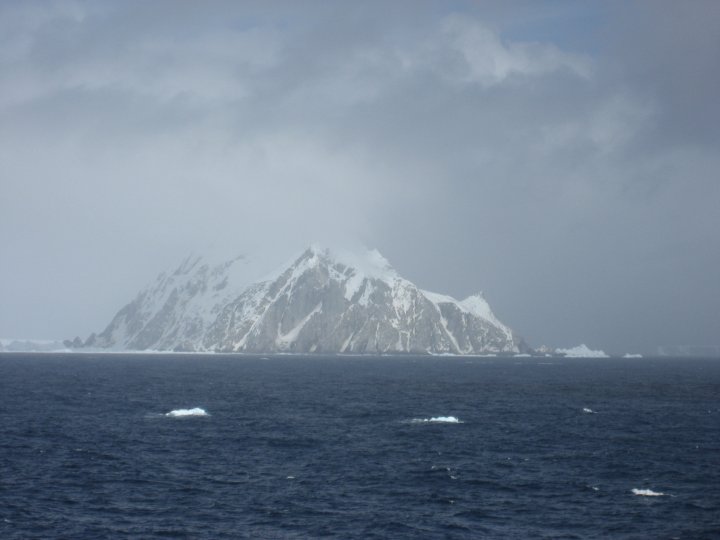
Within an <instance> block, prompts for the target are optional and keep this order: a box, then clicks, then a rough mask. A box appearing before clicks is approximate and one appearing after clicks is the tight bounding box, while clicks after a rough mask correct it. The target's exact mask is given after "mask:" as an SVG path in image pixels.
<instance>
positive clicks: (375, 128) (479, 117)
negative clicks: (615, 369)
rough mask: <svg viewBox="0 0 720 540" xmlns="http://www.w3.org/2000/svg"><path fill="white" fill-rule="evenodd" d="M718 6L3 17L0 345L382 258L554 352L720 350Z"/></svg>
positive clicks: (433, 6) (135, 8)
mask: <svg viewBox="0 0 720 540" xmlns="http://www.w3.org/2000/svg"><path fill="white" fill-rule="evenodd" d="M719 26H720V2H716V1H713V0H708V1H703V0H693V1H692V2H674V1H663V0H652V1H627V2H626V1H622V2H619V1H618V2H613V1H595V2H593V1H574V0H573V1H561V0H552V1H551V0H547V1H543V2H540V1H534V0H533V1H527V2H526V1H521V0H518V1H510V2H508V1H504V0H503V1H498V2H494V1H486V2H474V1H473V2H471V1H461V0H450V1H447V0H442V1H424V0H412V1H410V0H408V1H403V0H397V1H392V2H387V1H369V2H356V1H337V2H336V1H333V2H314V1H303V2H295V1H287V2H281V1H257V2H253V1H245V2H235V1H228V2H224V1H208V2H190V1H182V0H180V1H170V0H168V1H163V0H155V1H153V2H147V1H144V0H137V1H134V0H126V1H123V2H114V1H113V2H111V1H102V0H100V1H95V0H94V1H87V2H84V1H57V2H52V1H42V2H37V1H33V0H29V1H28V0H23V1H5V2H2V3H0V246H2V253H1V255H0V337H5V338H12V337H17V338H46V339H64V338H72V337H74V336H76V335H79V336H81V337H83V338H85V337H87V335H89V334H90V333H91V332H93V331H99V330H102V329H103V328H104V327H105V326H106V325H107V323H108V322H109V321H110V319H111V318H112V316H113V315H114V314H115V312H116V311H117V310H118V309H119V308H120V307H122V306H123V305H124V304H126V303H127V302H129V301H130V300H131V299H132V298H133V297H134V296H135V295H136V294H137V292H138V291H139V290H140V289H141V288H142V287H143V286H145V285H146V284H148V283H149V282H151V281H152V280H153V279H154V277H155V276H156V275H157V274H158V273H159V272H161V271H163V270H167V269H171V268H174V267H176V266H177V265H178V264H179V263H180V261H181V260H182V259H183V258H184V257H185V256H186V255H187V254H189V253H204V252H206V251H214V252H215V253H218V252H219V253H223V254H224V253H227V258H228V259H229V258H232V257H234V256H236V255H237V254H242V253H244V254H252V253H253V252H254V251H256V250H266V251H267V250H268V249H269V250H271V251H272V252H273V253H277V256H278V258H279V260H286V259H288V257H291V256H292V255H293V254H295V253H299V252H300V251H302V248H303V247H304V246H306V245H309V244H310V243H313V242H315V243H318V242H319V243H321V244H323V243H324V244H327V245H359V244H362V245H365V246H368V247H370V248H377V249H378V250H379V251H380V252H381V253H383V255H384V256H385V257H386V258H387V259H388V260H389V261H390V262H391V263H392V264H393V266H394V267H395V268H396V269H397V270H398V272H399V273H400V274H401V275H403V276H404V277H406V278H408V279H410V280H411V281H413V282H415V283H416V284H417V285H418V286H420V287H421V288H424V289H428V290H433V291H437V292H441V293H446V294H451V295H453V296H455V297H458V298H464V297H465V296H468V295H470V294H472V293H475V292H476V291H483V292H484V294H485V297H486V298H487V300H488V301H489V302H490V305H491V306H492V307H493V309H494V311H495V312H496V314H497V315H498V317H499V318H500V319H501V320H503V321H504V322H506V323H507V324H508V325H510V326H511V327H512V328H514V329H515V330H516V331H517V332H518V333H519V334H520V335H522V336H523V337H524V338H525V339H526V341H527V342H528V343H529V344H530V345H533V346H539V345H543V344H546V345H551V346H562V347H567V346H574V345H577V344H579V343H586V344H587V345H589V346H590V347H592V348H601V349H604V350H607V351H615V352H645V353H649V352H653V351H655V350H656V348H657V347H658V346H661V345H662V346H676V345H701V346H717V345H720V278H719V277H718V268H720V238H719V235H720V152H719V150H720V106H719V105H718V97H717V96H720V32H718V31H717V28H718V27H719Z"/></svg>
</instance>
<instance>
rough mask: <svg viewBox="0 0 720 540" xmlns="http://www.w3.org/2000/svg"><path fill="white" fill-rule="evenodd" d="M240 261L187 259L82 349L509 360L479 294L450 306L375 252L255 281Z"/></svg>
mask: <svg viewBox="0 0 720 540" xmlns="http://www.w3.org/2000/svg"><path fill="white" fill-rule="evenodd" d="M247 268H248V263H247V261H246V260H245V259H243V258H238V259H234V260H232V261H228V262H226V263H222V264H219V265H215V266H211V265H209V264H206V263H204V262H203V260H202V259H201V258H189V259H187V260H186V261H185V262H183V264H182V265H181V266H180V267H179V268H178V269H177V270H176V271H175V272H173V273H172V274H162V275H160V276H159V277H158V279H157V281H156V282H155V283H154V284H153V285H152V286H150V287H148V288H147V289H145V290H144V291H142V292H141V293H140V294H139V295H138V296H137V297H136V298H135V300H133V301H132V302H131V303H130V304H128V305H127V306H125V307H124V308H122V309H121V310H120V311H119V312H118V314H117V315H116V316H115V318H114V319H113V320H112V322H111V323H110V324H109V325H108V327H107V328H106V329H105V330H104V331H103V332H102V333H101V334H99V335H97V336H96V335H93V336H90V338H89V339H88V340H87V341H86V343H85V346H89V347H104V348H113V349H129V350H147V349H152V350H184V351H223V352H258V353H272V352H297V353H300V352H318V353H373V354H376V353H400V352H412V353H430V354H443V353H451V354H482V353H489V352H492V353H498V352H507V353H517V352H521V351H522V350H524V349H525V348H526V347H525V345H524V344H523V343H522V341H521V340H520V339H519V338H517V337H516V336H515V335H514V334H513V332H512V331H511V330H510V329H509V328H508V327H506V326H505V325H503V324H502V323H501V322H500V321H498V319H497V318H496V317H495V316H494V315H493V313H492V311H491V309H490V306H489V305H488V304H487V302H486V301H485V300H484V299H483V298H482V296H481V295H474V296H471V297H469V298H467V299H465V300H463V301H457V300H455V299H454V298H451V297H449V296H444V295H439V294H435V293H431V292H428V291H423V290H421V289H419V288H418V287H416V286H415V285H414V284H413V283H411V282H410V281H408V280H406V279H403V278H402V277H401V276H399V275H398V273H397V272H396V271H395V270H394V269H393V268H392V267H391V266H390V264H389V263H388V261H387V260H386V259H385V258H384V257H383V256H382V255H381V254H380V253H378V252H377V251H376V250H371V251H367V252H365V253H360V254H357V253H352V252H342V251H339V252H330V251H328V250H324V249H321V248H319V247H311V248H309V249H308V250H306V251H305V252H304V253H303V254H302V255H301V256H300V257H299V258H297V259H296V260H295V261H294V262H293V263H292V264H290V265H289V266H287V267H285V268H282V269H280V270H279V271H277V272H275V273H274V274H271V275H270V277H267V278H265V279H263V280H261V281H257V282H252V279H249V277H248V271H247Z"/></svg>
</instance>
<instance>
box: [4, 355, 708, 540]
mask: <svg viewBox="0 0 720 540" xmlns="http://www.w3.org/2000/svg"><path fill="white" fill-rule="evenodd" d="M0 396H1V399H0V427H1V430H2V432H1V433H0V537H1V538H6V539H10V538H92V539H96V538H97V539H100V538H152V537H171V538H213V539H215V538H316V537H328V538H693V539H694V538H718V537H720V362H718V361H711V360H705V361H703V360H692V361H691V360H652V359H642V360H607V359H603V360H557V359H552V360H537V359H530V358H523V359H509V360H507V359H505V360H503V359H448V358H442V359H438V358H435V359H433V358H409V357H405V358H343V359H333V358H312V357H307V358H297V357H281V358H271V359H261V358H259V357H234V356H204V357H203V356H190V355H182V356H174V355H170V356H165V355H163V356H139V355H132V356H122V355H106V356H90V355H83V356H73V355H38V356H34V355H7V354H6V355H0ZM196 408H197V409H202V412H200V411H197V410H196V411H194V412H193V411H192V409H196ZM181 409H185V410H186V411H185V412H184V413H175V414H176V415H174V416H173V415H168V413H170V412H171V411H178V410H181ZM188 410H189V412H188ZM203 413H204V414H203Z"/></svg>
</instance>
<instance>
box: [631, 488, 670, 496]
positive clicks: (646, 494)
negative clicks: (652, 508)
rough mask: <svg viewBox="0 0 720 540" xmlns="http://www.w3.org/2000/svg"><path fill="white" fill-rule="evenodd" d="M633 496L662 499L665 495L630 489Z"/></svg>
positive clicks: (650, 490) (657, 492) (651, 491)
mask: <svg viewBox="0 0 720 540" xmlns="http://www.w3.org/2000/svg"><path fill="white" fill-rule="evenodd" d="M632 492H633V495H640V496H641V497H662V496H663V495H665V494H664V493H661V492H659V491H653V490H652V489H636V488H633V489H632Z"/></svg>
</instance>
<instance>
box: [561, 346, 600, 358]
mask: <svg viewBox="0 0 720 540" xmlns="http://www.w3.org/2000/svg"><path fill="white" fill-rule="evenodd" d="M557 353H558V354H563V355H565V356H566V357H568V358H608V355H607V354H605V351H599V350H598V351H594V350H592V349H590V348H589V347H588V346H587V345H585V344H584V343H583V344H582V345H578V346H577V347H573V348H572V349H558V350H557Z"/></svg>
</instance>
